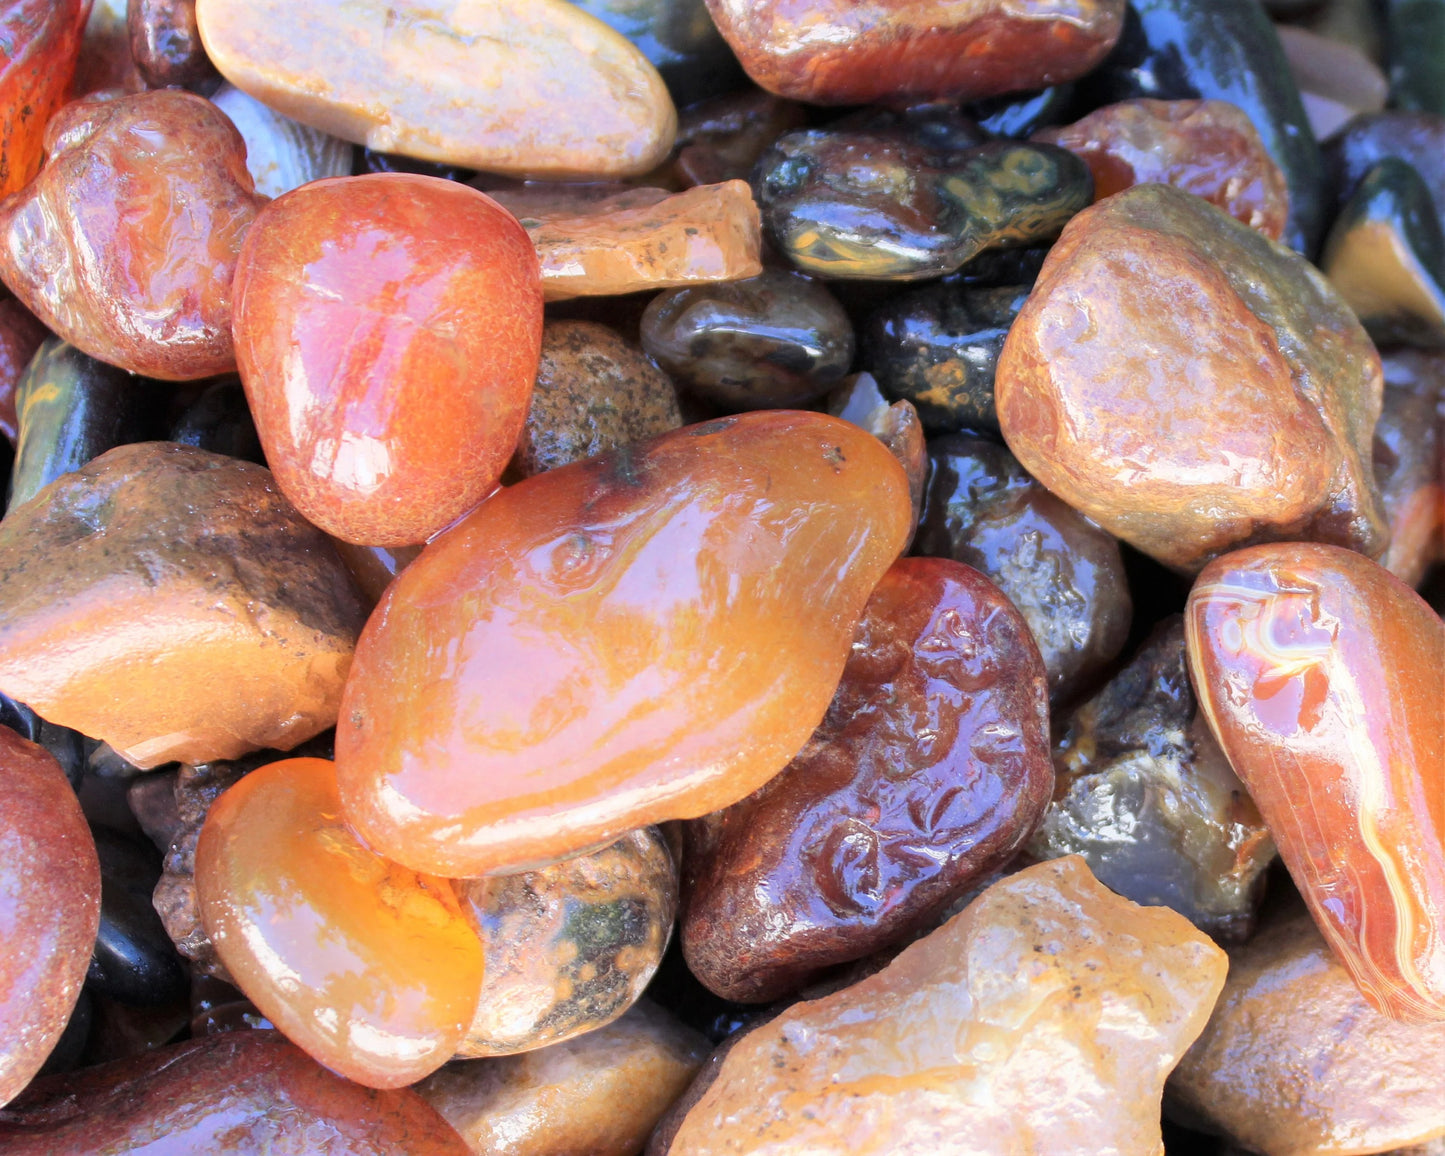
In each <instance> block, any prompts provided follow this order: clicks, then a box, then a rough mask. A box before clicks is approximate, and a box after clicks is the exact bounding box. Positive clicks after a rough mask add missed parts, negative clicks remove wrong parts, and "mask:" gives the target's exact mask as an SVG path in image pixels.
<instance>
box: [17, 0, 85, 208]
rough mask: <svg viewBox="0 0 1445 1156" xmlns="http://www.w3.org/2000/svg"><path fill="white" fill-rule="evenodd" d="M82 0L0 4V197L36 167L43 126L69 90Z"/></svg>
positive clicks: (82, 18)
mask: <svg viewBox="0 0 1445 1156" xmlns="http://www.w3.org/2000/svg"><path fill="white" fill-rule="evenodd" d="M89 12H90V5H89V4H87V3H85V0H9V3H6V4H4V6H3V7H0V196H8V195H9V194H10V193H13V192H15V191H16V190H17V189H23V188H24V187H25V186H26V185H27V184H29V183H30V181H31V180H32V179H33V178H34V176H35V174H36V173H37V172H39V171H40V161H41V158H42V157H43V156H44V155H45V152H46V150H45V148H44V145H43V142H44V139H45V125H46V123H47V122H48V121H49V120H50V118H51V117H52V116H53V115H55V110H56V109H58V108H59V107H60V106H61V104H63V103H64V101H65V96H66V93H68V92H69V91H70V81H71V79H72V77H74V75H75V61H76V58H77V57H78V56H79V55H80V36H81V33H82V32H83V31H84V30H85V18H86V16H87V15H89Z"/></svg>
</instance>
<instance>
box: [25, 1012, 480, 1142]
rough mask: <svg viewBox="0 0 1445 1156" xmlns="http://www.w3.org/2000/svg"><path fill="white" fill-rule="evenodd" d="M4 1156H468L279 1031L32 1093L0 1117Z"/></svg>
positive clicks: (395, 1101) (197, 1046)
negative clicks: (201, 1155) (230, 1155)
mask: <svg viewBox="0 0 1445 1156" xmlns="http://www.w3.org/2000/svg"><path fill="white" fill-rule="evenodd" d="M0 1148H3V1149H4V1151H5V1152H6V1154H7V1156H93V1154H94V1153H97V1152H107V1153H114V1154H115V1156H126V1154H129V1153H135V1154H136V1156H140V1154H141V1153H146V1154H148V1156H162V1154H164V1153H177V1154H179V1153H194V1152H236V1153H241V1152H255V1153H260V1152H264V1153H266V1154H267V1156H399V1154H401V1153H405V1154H406V1156H469V1152H470V1150H469V1149H468V1148H467V1145H466V1144H465V1143H464V1142H463V1141H462V1139H461V1138H460V1137H459V1136H458V1135H457V1134H456V1132H455V1131H454V1130H453V1129H452V1127H451V1126H450V1125H449V1124H448V1123H447V1122H446V1120H445V1119H443V1118H442V1117H441V1116H440V1115H439V1114H438V1113H437V1112H436V1110H435V1109H433V1108H432V1107H431V1106H430V1105H429V1104H428V1103H427V1102H426V1101H425V1100H423V1099H422V1098H421V1097H420V1096H418V1095H417V1094H416V1093H415V1092H413V1091H411V1090H410V1089H407V1088H401V1089H397V1090H394V1091H375V1090H373V1089H371V1088H363V1087H362V1086H361V1085H359V1084H355V1083H352V1082H351V1081H350V1080H347V1079H344V1078H343V1077H341V1076H338V1075H336V1074H334V1073H332V1072H328V1071H327V1070H326V1069H325V1068H323V1067H321V1065H320V1064H318V1063H316V1062H315V1061H314V1060H312V1059H310V1058H309V1057H308V1056H307V1055H306V1054H305V1053H304V1052H302V1051H301V1050H300V1049H299V1048H297V1047H295V1046H294V1045H292V1044H290V1043H288V1042H287V1041H286V1040H285V1039H284V1038H283V1037H282V1036H281V1034H280V1033H279V1032H273V1031H255V1032H228V1033H226V1034H224V1035H217V1036H211V1037H210V1038H208V1039H202V1040H191V1041H189V1042H187V1043H183V1044H177V1045H175V1046H173V1047H169V1048H162V1049H160V1050H159V1051H155V1052H151V1053H149V1054H148V1055H144V1056H137V1057H135V1058H134V1059H131V1060H121V1061H119V1062H116V1063H111V1064H106V1065H104V1066H103V1067H98V1068H87V1069H85V1070H83V1071H80V1072H75V1073H73V1074H67V1075H59V1076H48V1077H45V1078H44V1079H42V1080H39V1081H37V1082H36V1084H35V1085H34V1086H33V1087H32V1089H31V1091H30V1092H29V1093H27V1095H26V1097H25V1098H24V1100H22V1101H20V1102H18V1103H16V1104H13V1105H11V1106H10V1108H8V1109H6V1110H5V1111H3V1112H0Z"/></svg>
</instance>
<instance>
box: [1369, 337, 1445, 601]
mask: <svg viewBox="0 0 1445 1156" xmlns="http://www.w3.org/2000/svg"><path fill="white" fill-rule="evenodd" d="M1381 360H1382V362H1383V364H1384V367H1385V401H1384V406H1383V408H1382V409H1381V410H1380V420H1379V422H1378V423H1377V424H1376V425H1375V454H1374V457H1375V482H1376V484H1377V485H1378V486H1379V488H1380V498H1381V500H1382V501H1383V502H1384V504H1385V515H1386V516H1387V517H1388V518H1389V520H1390V548H1389V549H1388V550H1386V551H1385V553H1384V554H1383V555H1381V557H1380V565H1382V566H1383V567H1385V569H1386V570H1388V571H1389V572H1390V573H1391V574H1393V575H1395V577H1396V578H1399V579H1400V580H1401V581H1402V582H1404V583H1405V585H1407V586H1419V585H1420V580H1421V579H1422V578H1424V576H1425V571H1426V569H1427V568H1428V567H1429V565H1430V563H1431V561H1433V560H1434V558H1435V556H1436V554H1437V552H1438V551H1439V550H1440V549H1441V545H1442V543H1441V540H1440V535H1441V532H1442V530H1445V409H1441V410H1437V407H1441V406H1445V353H1426V352H1423V351H1421V350H1415V349H1396V350H1392V351H1390V352H1388V353H1386V354H1385V355H1384V357H1383V358H1382V359H1381ZM1437 413H1438V414H1439V417H1438V418H1437Z"/></svg>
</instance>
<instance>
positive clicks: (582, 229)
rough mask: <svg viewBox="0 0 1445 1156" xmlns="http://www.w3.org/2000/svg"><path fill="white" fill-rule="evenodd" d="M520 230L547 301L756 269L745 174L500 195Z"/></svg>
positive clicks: (758, 237) (728, 277)
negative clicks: (676, 186) (574, 192)
mask: <svg viewBox="0 0 1445 1156" xmlns="http://www.w3.org/2000/svg"><path fill="white" fill-rule="evenodd" d="M496 198H497V200H498V201H500V202H501V203H502V204H503V205H505V206H506V207H507V208H508V209H509V210H511V212H513V213H514V214H515V215H516V216H517V217H518V218H519V219H520V220H521V222H522V227H523V228H525V229H526V230H527V235H528V236H529V237H530V238H531V239H532V244H534V245H535V246H536V247H537V255H538V257H539V259H540V260H541V263H542V289H543V291H544V292H545V293H546V296H547V300H548V301H563V300H566V299H567V298H569V297H596V296H604V297H606V296H615V295H617V294H620V293H637V292H641V291H642V290H644V289H669V288H673V287H675V286H680V285H699V284H706V283H707V282H710V281H736V280H737V279H738V278H740V277H756V276H757V275H758V274H759V273H761V272H762V271H763V262H762V224H761V222H760V220H759V217H758V207H757V205H756V204H754V203H753V194H752V190H751V189H750V188H749V187H748V184H747V182H746V181H740V180H731V181H724V182H723V183H722V184H717V185H700V186H698V187H697V188H693V189H687V190H686V191H684V192H681V193H668V192H667V191H666V190H664V189H626V190H623V191H619V192H614V193H611V194H610V195H607V196H603V197H602V198H600V199H592V198H588V197H586V196H585V195H584V196H577V197H575V198H568V197H566V196H565V195H559V194H558V193H556V192H553V191H550V190H546V189H545V188H544V189H541V190H539V191H538V192H537V193H536V194H530V195H529V190H526V189H523V190H519V191H517V192H512V193H506V192H500V191H499V192H498V193H497V194H496Z"/></svg>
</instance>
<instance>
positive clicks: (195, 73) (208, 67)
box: [126, 0, 221, 96]
mask: <svg viewBox="0 0 1445 1156" xmlns="http://www.w3.org/2000/svg"><path fill="white" fill-rule="evenodd" d="M126 27H127V30H128V31H129V33H130V54H131V58H132V59H133V60H134V61H135V66H136V68H138V69H139V70H140V74H141V76H143V77H145V80H146V83H147V84H148V85H150V87H151V88H188V89H190V90H191V91H192V92H199V93H200V94H201V95H202V96H209V95H210V94H211V93H213V92H215V91H216V89H217V88H219V87H220V84H221V76H220V73H218V72H217V71H216V69H215V66H214V65H213V64H212V63H211V61H210V58H209V57H208V56H207V55H206V46H205V45H204V44H202V43H201V31H200V29H199V28H197V27H196V0H129V3H128V4H127V5H126Z"/></svg>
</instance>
